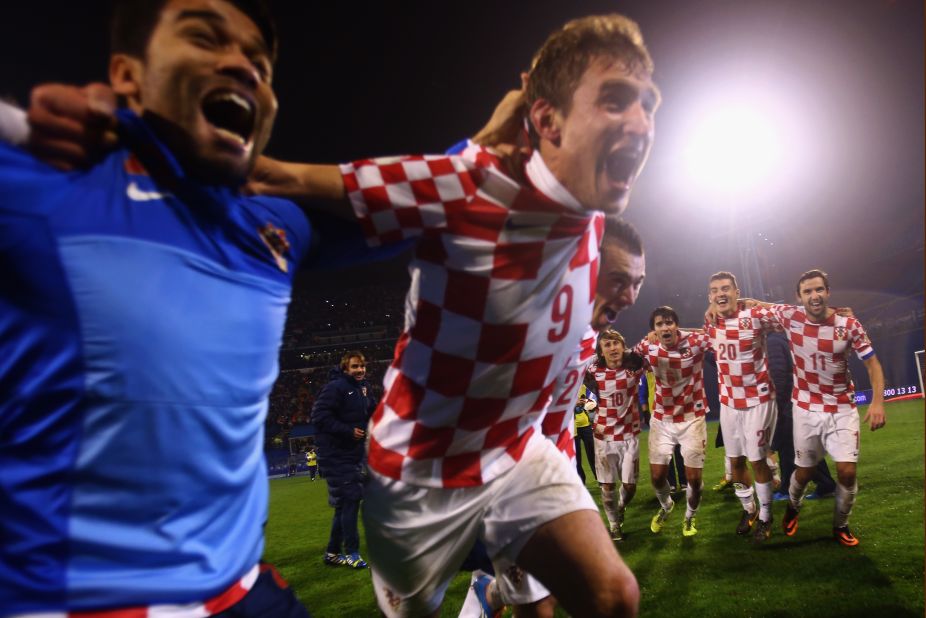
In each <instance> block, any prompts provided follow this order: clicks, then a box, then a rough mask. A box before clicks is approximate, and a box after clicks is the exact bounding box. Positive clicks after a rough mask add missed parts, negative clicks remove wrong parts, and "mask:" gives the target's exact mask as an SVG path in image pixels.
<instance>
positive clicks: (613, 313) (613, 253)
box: [470, 217, 646, 616]
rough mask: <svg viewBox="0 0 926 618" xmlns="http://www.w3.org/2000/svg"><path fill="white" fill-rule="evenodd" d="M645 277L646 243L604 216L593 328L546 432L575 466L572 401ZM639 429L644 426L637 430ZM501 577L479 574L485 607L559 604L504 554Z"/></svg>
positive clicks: (476, 590) (535, 608)
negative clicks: (600, 339) (604, 335)
mask: <svg viewBox="0 0 926 618" xmlns="http://www.w3.org/2000/svg"><path fill="white" fill-rule="evenodd" d="M645 277H646V260H645V256H644V252H643V241H642V240H641V238H640V235H639V234H638V233H637V231H636V229H635V228H634V227H633V225H631V224H630V223H629V222H628V221H624V220H623V219H619V218H616V217H607V219H606V220H605V228H604V236H603V238H602V241H601V268H600V270H599V273H598V282H597V285H596V286H595V305H594V308H593V309H592V324H591V328H590V329H589V330H588V331H586V333H585V336H584V337H583V339H582V342H581V343H580V344H579V347H578V349H577V350H576V351H575V353H574V354H573V355H572V357H570V360H569V362H568V363H567V364H566V367H565V368H564V369H563V371H561V372H560V375H559V376H558V377H557V379H556V384H555V386H554V389H553V394H552V396H551V403H550V407H549V409H548V411H547V414H546V415H545V416H544V418H543V422H542V424H541V431H542V432H543V435H545V436H546V437H547V438H548V439H550V440H552V441H553V442H554V444H556V445H557V448H558V449H559V450H560V452H561V453H562V454H564V455H565V456H566V458H567V459H568V460H569V461H570V463H571V465H575V452H576V448H577V447H576V446H575V441H574V440H573V437H572V434H573V404H574V402H575V401H576V397H577V394H578V393H579V391H580V389H581V387H582V385H583V376H585V375H586V374H587V370H588V369H589V366H590V364H591V363H593V362H594V360H595V338H596V337H597V332H598V331H605V332H606V331H607V330H608V329H609V328H610V326H611V324H613V322H614V321H615V320H616V319H617V317H618V316H619V315H620V313H621V312H622V311H623V310H624V309H627V308H628V307H631V306H632V305H633V304H634V303H635V302H636V300H637V296H638V295H639V293H640V289H641V288H642V286H643V280H644V279H645ZM638 433H639V429H638ZM495 572H496V576H497V579H492V578H491V577H490V576H487V575H483V576H481V577H480V576H477V577H476V578H475V581H474V585H473V586H472V588H471V591H470V593H472V594H474V595H475V596H478V597H479V600H480V603H482V605H483V607H484V608H489V609H493V608H494V609H498V608H500V607H502V606H503V605H513V606H515V607H516V611H517V612H528V614H526V615H537V616H548V615H549V616H552V612H553V609H554V607H555V603H554V601H553V598H552V597H551V596H550V593H549V591H548V590H547V589H546V588H545V587H544V586H543V585H542V584H541V583H540V582H538V581H537V580H536V578H535V577H533V576H532V575H530V574H529V573H525V572H524V571H523V570H522V569H520V568H519V567H518V566H517V565H516V564H514V563H513V562H510V561H507V560H505V559H504V558H502V557H499V558H496V560H495Z"/></svg>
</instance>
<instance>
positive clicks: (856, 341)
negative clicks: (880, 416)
mask: <svg viewBox="0 0 926 618" xmlns="http://www.w3.org/2000/svg"><path fill="white" fill-rule="evenodd" d="M772 312H773V313H774V314H775V316H776V317H777V318H778V319H779V321H780V322H781V325H782V326H783V327H784V330H785V333H786V334H787V335H788V342H789V343H790V345H791V356H792V357H793V359H794V390H792V391H791V399H792V400H793V401H794V403H795V404H796V405H797V406H798V407H800V408H803V409H804V410H809V411H811V412H829V413H835V412H849V411H852V410H855V409H856V408H855V385H854V384H853V383H852V377H851V376H850V375H849V365H848V357H849V351H850V349H851V350H854V351H855V354H856V355H857V356H858V357H859V358H860V359H863V360H864V359H867V358H869V357H870V356H871V355H873V354H874V353H875V351H874V348H872V347H871V341H870V340H869V339H868V335H867V334H866V333H865V329H864V328H862V325H861V323H859V321H858V320H856V319H855V318H850V317H846V316H840V315H836V314H835V313H834V314H833V315H831V316H830V317H829V318H827V319H826V320H825V321H823V322H822V323H820V324H815V323H813V322H811V321H810V319H809V318H808V317H807V314H806V313H804V310H803V309H802V308H800V307H795V306H793V305H772Z"/></svg>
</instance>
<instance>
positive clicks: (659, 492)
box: [653, 481, 672, 511]
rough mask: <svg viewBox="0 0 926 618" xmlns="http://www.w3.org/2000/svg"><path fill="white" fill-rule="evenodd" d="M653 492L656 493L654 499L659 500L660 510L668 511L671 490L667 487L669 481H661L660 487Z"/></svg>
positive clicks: (670, 504)
mask: <svg viewBox="0 0 926 618" xmlns="http://www.w3.org/2000/svg"><path fill="white" fill-rule="evenodd" d="M653 491H655V492H656V498H658V499H659V505H660V506H661V507H662V510H664V511H668V510H669V507H670V506H672V496H671V493H672V490H671V488H670V487H669V481H663V482H662V487H654V488H653Z"/></svg>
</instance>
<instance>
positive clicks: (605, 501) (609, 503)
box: [601, 487, 617, 528]
mask: <svg viewBox="0 0 926 618" xmlns="http://www.w3.org/2000/svg"><path fill="white" fill-rule="evenodd" d="M601 505H602V506H604V514H605V516H607V518H608V523H609V524H611V527H612V528H614V527H616V526H617V511H616V510H615V509H614V490H613V489H605V488H604V487H602V488H601Z"/></svg>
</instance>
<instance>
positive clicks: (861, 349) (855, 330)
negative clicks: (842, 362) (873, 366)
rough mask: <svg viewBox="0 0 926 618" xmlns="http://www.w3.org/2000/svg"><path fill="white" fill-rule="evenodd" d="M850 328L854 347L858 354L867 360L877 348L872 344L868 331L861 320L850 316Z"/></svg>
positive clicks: (850, 337) (850, 336) (848, 325)
mask: <svg viewBox="0 0 926 618" xmlns="http://www.w3.org/2000/svg"><path fill="white" fill-rule="evenodd" d="M847 327H848V330H849V339H850V341H851V342H852V349H853V350H855V354H856V356H858V357H859V358H860V359H861V360H867V359H868V358H870V357H871V356H873V355H874V353H875V349H874V348H873V347H872V346H871V340H870V339H869V338H868V333H866V332H865V329H864V328H863V327H862V324H861V322H859V321H858V320H856V319H855V318H849V322H848V324H847Z"/></svg>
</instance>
